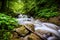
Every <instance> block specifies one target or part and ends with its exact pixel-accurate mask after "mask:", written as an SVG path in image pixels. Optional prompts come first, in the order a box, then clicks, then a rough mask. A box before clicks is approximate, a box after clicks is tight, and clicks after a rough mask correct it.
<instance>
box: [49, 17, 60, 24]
mask: <svg viewBox="0 0 60 40" xmlns="http://www.w3.org/2000/svg"><path fill="white" fill-rule="evenodd" d="M49 22H51V23H55V24H57V25H60V16H59V17H53V18H50V19H49Z"/></svg>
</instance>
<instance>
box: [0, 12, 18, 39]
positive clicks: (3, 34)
mask: <svg viewBox="0 0 60 40" xmlns="http://www.w3.org/2000/svg"><path fill="white" fill-rule="evenodd" d="M16 27H18V23H17V20H16V19H15V18H12V17H11V16H8V15H5V14H3V13H0V39H1V40H9V37H10V36H9V35H10V34H11V33H10V32H11V30H13V29H14V28H16Z"/></svg>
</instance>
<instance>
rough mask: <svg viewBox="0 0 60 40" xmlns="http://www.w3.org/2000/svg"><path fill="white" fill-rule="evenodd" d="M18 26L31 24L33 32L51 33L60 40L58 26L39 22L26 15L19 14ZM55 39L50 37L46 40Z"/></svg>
mask: <svg viewBox="0 0 60 40" xmlns="http://www.w3.org/2000/svg"><path fill="white" fill-rule="evenodd" d="M17 20H18V23H19V24H22V25H23V24H33V25H34V27H35V30H43V31H47V32H51V33H53V34H55V35H56V36H57V37H59V38H60V28H59V26H57V25H55V24H52V23H45V22H41V21H40V20H35V19H34V18H33V17H28V16H27V15H22V14H20V15H19V16H18V18H17ZM55 38H56V37H54V36H51V37H49V38H47V40H54V39H55Z"/></svg>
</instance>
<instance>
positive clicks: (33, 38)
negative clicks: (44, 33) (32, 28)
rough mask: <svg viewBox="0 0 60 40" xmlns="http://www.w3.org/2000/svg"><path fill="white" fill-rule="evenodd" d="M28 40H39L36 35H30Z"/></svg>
mask: <svg viewBox="0 0 60 40" xmlns="http://www.w3.org/2000/svg"><path fill="white" fill-rule="evenodd" d="M28 40H41V39H40V38H39V37H38V36H37V35H35V34H33V33H31V34H30V36H29V37H28Z"/></svg>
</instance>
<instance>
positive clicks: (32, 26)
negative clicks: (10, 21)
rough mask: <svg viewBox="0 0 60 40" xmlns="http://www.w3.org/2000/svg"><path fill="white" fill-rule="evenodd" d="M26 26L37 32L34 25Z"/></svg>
mask: <svg viewBox="0 0 60 40" xmlns="http://www.w3.org/2000/svg"><path fill="white" fill-rule="evenodd" d="M26 25H27V27H29V28H30V29H31V30H32V31H35V29H34V25H33V24H26Z"/></svg>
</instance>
